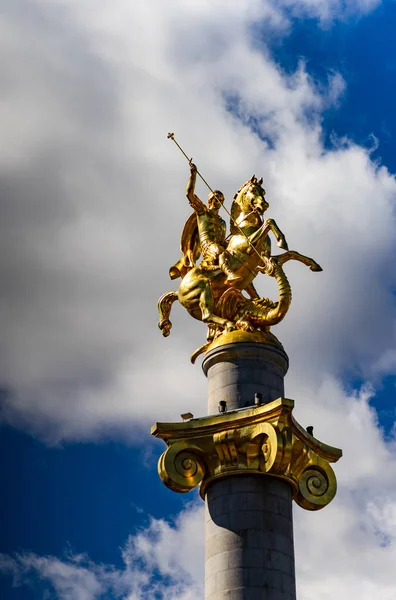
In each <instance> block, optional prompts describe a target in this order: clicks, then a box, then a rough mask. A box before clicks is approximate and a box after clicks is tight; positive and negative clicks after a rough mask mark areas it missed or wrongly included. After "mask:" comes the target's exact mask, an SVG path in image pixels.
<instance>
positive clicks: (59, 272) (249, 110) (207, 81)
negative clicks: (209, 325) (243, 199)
mask: <svg viewBox="0 0 396 600" xmlns="http://www.w3.org/2000/svg"><path fill="white" fill-rule="evenodd" d="M95 6H96V5H95ZM285 15H286V13H284V12H281V11H280V10H277V9H276V8H275V7H274V5H271V4H269V3H266V2H259V1H255V2H253V1H252V2H248V3H240V2H220V1H219V2H216V3H213V2H210V3H209V2H208V3H202V2H200V3H199V4H191V3H188V4H186V3H181V2H178V0H174V1H173V2H172V3H171V4H169V3H167V4H166V5H165V4H164V3H156V2H154V1H152V2H150V3H146V4H145V7H144V8H143V7H140V8H139V10H138V9H137V7H136V5H133V4H131V3H130V2H126V1H122V0H119V1H118V3H117V10H114V8H113V7H111V8H110V7H105V6H102V7H101V9H100V10H98V9H97V8H95V10H94V8H93V3H92V2H91V1H90V0H85V1H84V2H75V3H70V2H67V3H65V2H61V1H59V2H56V3H54V2H47V1H46V0H38V2H37V3H36V4H35V5H29V9H27V5H26V3H25V2H24V1H23V0H18V2H16V3H15V2H13V3H10V4H9V6H8V11H6V12H5V14H4V17H3V28H4V30H5V31H6V35H5V36H4V37H3V38H2V44H3V50H4V52H3V53H2V54H3V56H4V57H5V58H4V60H5V61H7V62H6V66H8V73H9V76H8V78H6V85H5V99H6V100H7V103H4V110H5V111H6V112H5V113H4V122H5V127H6V135H5V137H6V138H7V139H8V140H9V143H8V144H7V146H6V147H5V148H4V149H3V151H2V154H1V156H0V170H1V172H2V175H3V182H4V183H3V186H4V189H3V197H4V203H3V206H4V209H3V213H4V218H3V221H2V223H3V231H2V236H1V244H2V252H1V253H0V262H1V268H2V273H3V286H2V298H1V304H0V306H1V315H2V317H1V318H2V331H3V336H2V339H1V340H0V353H1V356H2V362H1V364H2V373H1V380H2V382H3V385H4V387H5V388H8V389H9V390H10V392H11V395H10V396H9V398H8V400H7V402H6V403H5V409H4V411H3V412H4V415H5V418H6V419H8V420H9V421H10V422H11V423H14V424H19V425H20V426H23V427H25V428H30V429H31V430H33V431H36V432H38V433H40V435H42V436H45V437H46V438H47V439H50V440H52V441H53V440H57V439H62V438H66V439H67V438H80V439H81V438H82V439H83V438H87V437H88V438H89V437H93V436H98V435H100V434H101V432H103V431H106V430H109V429H111V430H112V431H114V430H117V429H118V430H119V431H122V430H124V431H125V430H130V429H131V425H132V423H134V424H135V423H136V422H137V423H141V424H142V426H144V427H145V428H147V425H148V423H149V422H150V421H152V420H154V419H155V418H174V417H177V415H178V414H179V413H180V412H183V411H185V410H186V409H189V410H192V411H193V412H194V411H195V413H196V414H199V413H200V412H201V411H202V397H203V396H204V395H205V382H204V379H203V377H202V375H201V374H200V372H199V367H196V368H195V369H193V368H192V367H190V365H189V363H188V354H189V353H190V352H191V351H192V350H193V349H194V348H195V347H197V346H199V345H200V344H201V343H202V341H203V338H204V335H205V334H204V329H203V327H202V325H200V324H198V323H193V322H190V319H189V318H188V317H187V315H186V314H185V313H184V312H183V311H182V310H180V309H179V307H175V308H174V309H173V312H174V316H175V318H174V329H173V331H172V336H171V338H169V339H167V340H164V339H162V337H161V336H160V333H159V331H158V330H157V328H156V309H155V305H156V301H157V298H158V296H159V295H160V294H161V293H162V292H163V291H165V290H167V289H171V288H172V287H174V285H175V284H174V283H170V282H169V280H168V279H167V268H168V265H170V264H172V263H173V262H174V260H175V259H176V258H177V257H178V237H179V235H180V230H181V227H182V224H183V222H184V220H185V218H186V216H187V215H188V212H189V211H188V208H187V206H186V202H185V199H184V186H185V182H186V176H187V171H188V169H187V165H186V164H185V163H184V162H183V161H184V159H183V157H182V156H181V155H179V154H178V153H177V150H176V149H175V147H174V146H172V145H171V143H170V142H169V141H167V140H166V137H165V134H166V132H167V131H168V129H171V128H172V129H174V131H175V132H176V133H177V134H178V139H180V141H181V143H182V144H183V145H185V147H186V149H187V151H188V152H189V153H191V154H194V159H195V160H196V161H197V162H198V165H199V166H200V168H201V169H202V171H203V172H204V174H205V176H206V177H207V179H208V180H209V181H210V182H211V183H212V185H214V186H215V187H222V188H223V189H224V191H225V192H226V195H227V198H228V199H229V198H231V197H232V194H233V193H234V191H235V189H237V188H238V187H239V185H240V183H241V182H242V181H244V180H245V179H246V177H247V175H249V174H250V173H251V172H256V173H263V175H264V177H265V180H266V188H267V191H268V198H269V200H270V203H271V209H270V211H271V216H274V217H275V218H276V219H277V220H278V222H279V224H280V226H281V228H282V229H283V230H284V231H285V233H286V235H287V237H288V240H289V243H290V245H291V246H292V247H293V248H296V249H299V250H300V251H302V252H307V253H308V254H311V255H313V256H314V257H315V258H317V260H318V261H319V262H320V263H322V265H323V267H324V269H325V270H324V273H323V274H321V275H313V274H312V273H311V272H308V271H305V270H304V268H303V267H301V265H298V266H296V265H290V266H289V265H288V273H289V274H290V279H291V282H292V286H293V291H294V300H293V306H292V309H291V312H290V315H289V318H288V319H287V320H286V321H285V323H284V325H282V326H281V327H279V329H278V333H279V336H280V337H281V339H282V341H283V342H284V344H285V347H286V348H287V350H288V352H289V354H290V357H291V364H292V370H291V373H290V376H289V380H290V379H292V378H293V373H296V372H298V373H299V374H300V376H301V373H304V374H307V373H308V371H307V370H309V371H310V376H313V377H314V376H315V374H317V375H318V377H319V378H320V374H321V373H322V372H323V373H330V374H333V373H335V372H337V370H339V369H340V366H341V365H345V364H351V363H352V364H354V366H356V368H358V369H361V370H363V371H364V372H366V371H367V370H368V371H370V365H371V363H372V360H373V356H374V355H375V356H376V359H377V360H378V357H379V356H381V355H382V353H386V352H389V348H390V347H391V346H392V344H393V341H394V335H393V331H392V326H393V323H392V318H391V302H392V296H391V294H390V291H389V290H390V288H391V286H392V284H393V282H392V281H390V280H389V274H390V273H391V270H390V268H389V265H390V261H391V256H392V253H393V252H394V242H393V227H394V215H393V212H392V210H393V208H392V202H393V200H392V199H393V197H394V194H395V189H396V186H395V182H394V179H393V178H392V177H391V176H390V175H389V173H388V172H387V171H386V169H385V168H378V167H376V165H375V164H373V163H372V161H371V160H370V155H369V154H368V153H367V151H366V150H364V149H362V148H360V147H358V146H355V145H353V144H351V143H349V142H348V141H347V140H344V141H343V142H340V143H339V146H338V147H335V148H334V149H333V150H326V149H324V147H323V140H322V133H321V125H320V122H321V118H322V117H321V111H322V109H323V108H325V107H327V106H328V104H329V102H333V103H337V102H338V101H339V97H340V94H342V93H343V89H344V82H343V81H342V79H341V78H340V76H339V75H337V74H334V73H329V87H328V89H327V90H326V89H324V88H323V87H315V85H314V83H313V82H312V81H311V79H310V77H309V75H308V73H307V72H306V69H305V66H304V64H303V63H301V65H300V66H299V68H298V70H297V72H296V73H294V74H291V75H287V74H285V73H283V72H282V71H281V70H280V69H279V67H277V66H276V65H275V64H274V63H273V62H272V60H271V57H270V55H269V54H268V51H267V49H266V48H265V47H262V48H261V49H259V48H258V47H256V46H252V44H251V41H250V38H249V31H250V29H249V28H250V25H251V24H252V23H253V22H259V21H260V22H262V23H263V27H267V28H268V27H270V28H272V29H273V28H279V27H281V28H282V27H284V26H285V22H286V20H287V17H286V16H285ZM220 16H221V18H220ZM265 23H266V24H265ZM132 25H133V27H132ZM131 28H132V29H133V32H134V35H130V32H131ZM21 37H23V38H24V39H25V40H26V44H25V45H24V46H23V47H21V45H20V44H19V40H20V39H21ZM27 49H29V50H27ZM11 64H12V65H13V68H12V69H11V68H10V65H11ZM227 98H228V102H230V99H232V102H233V107H234V111H233V112H229V111H227V110H226V104H227V100H226V99H227ZM5 107H7V108H5ZM236 112H237V113H238V115H236ZM252 116H253V117H254V118H255V120H256V127H257V129H258V130H259V131H260V132H261V133H262V135H263V136H264V137H265V138H266V139H269V140H270V144H269V145H267V144H266V143H265V142H263V141H260V139H259V138H258V137H257V135H255V133H254V132H253V131H252V130H251V129H250V121H249V119H251V117H252ZM200 193H201V194H205V193H206V192H205V190H204V189H202V188H201V189H200ZM271 284H272V282H271V281H265V280H264V278H263V279H262V281H261V282H260V283H259V287H260V290H261V291H262V293H263V294H264V295H267V293H271V291H272V288H271ZM318 284H319V285H318ZM274 292H275V291H274ZM357 299H358V301H359V310H356V301H357ZM308 314H309V315H310V316H309V319H308V317H307V315H308ZM345 322H348V328H346V327H345ZM363 324H364V326H363ZM301 339H304V341H305V351H304V353H301V351H300V347H301V345H300V344H301ZM313 357H314V358H313ZM304 361H305V364H304V365H303V364H302V363H303V362H304ZM181 365H184V367H183V369H181ZM154 371H155V372H156V377H155V378H153V377H151V373H152V372H154ZM176 373H177V376H176ZM290 389H291V388H290ZM164 398H166V402H164V401H163V399H164ZM135 435H136V433H135V432H134V436H135Z"/></svg>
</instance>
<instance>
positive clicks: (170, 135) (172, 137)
mask: <svg viewBox="0 0 396 600" xmlns="http://www.w3.org/2000/svg"><path fill="white" fill-rule="evenodd" d="M167 138H168V140H172V141H173V142H175V144H176V146H177V147H178V148H179V150H180V152H181V153H182V154H183V155H184V156H185V157H186V159H187V160H188V162H189V164H191V162H192V158H188V156H187V154H186V153H185V152H184V150H183V148H182V147H181V146H180V145H179V144H178V143H177V141H176V140H175V134H174V133H168V135H167ZM197 174H198V175H199V176H200V178H201V179H202V181H203V182H204V184H205V185H206V187H207V188H208V189H209V190H210V191H211V192H212V194H213V190H212V188H211V187H210V185H209V184H208V182H207V181H206V179H204V178H203V177H202V175H201V173H200V172H199V171H198V170H197ZM221 204H222V206H223V208H224V210H225V211H226V213H227V215H228V216H229V217H230V219H231V221H232V223H234V225H235V227H236V228H237V229H238V231H239V232H240V233H241V234H242V235H243V236H244V237H245V238H246V240H247V242H248V244H249V246H250V247H251V248H252V250H253V251H254V252H255V253H256V254H257V256H258V257H259V258H260V262H261V263H262V264H263V265H265V262H264V260H263V257H262V256H261V254H260V253H259V252H258V251H257V250H256V248H255V247H254V246H253V244H252V242H251V241H250V240H249V238H248V236H247V235H246V233H245V232H244V231H243V230H242V229H241V228H240V227H239V225H238V223H236V221H235V220H234V219H233V217H232V215H231V213H230V211H229V210H228V208H227V207H226V206H224V204H223V203H221Z"/></svg>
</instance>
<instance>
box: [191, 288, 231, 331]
mask: <svg viewBox="0 0 396 600" xmlns="http://www.w3.org/2000/svg"><path fill="white" fill-rule="evenodd" d="M199 308H200V309H201V314H202V321H203V322H204V323H207V324H210V323H214V324H215V325H219V326H220V327H222V328H227V329H229V330H231V329H232V328H233V327H234V324H233V323H232V321H227V320H226V319H223V318H222V317H218V316H217V315H215V314H213V309H214V302H213V296H212V291H211V289H210V285H205V287H203V288H202V291H201V295H200V297H199Z"/></svg>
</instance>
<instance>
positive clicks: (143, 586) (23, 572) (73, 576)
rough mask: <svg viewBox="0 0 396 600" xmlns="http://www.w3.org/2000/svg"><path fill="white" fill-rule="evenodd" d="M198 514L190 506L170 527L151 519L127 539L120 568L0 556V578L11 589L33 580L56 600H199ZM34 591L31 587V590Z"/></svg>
mask: <svg viewBox="0 0 396 600" xmlns="http://www.w3.org/2000/svg"><path fill="white" fill-rule="evenodd" d="M203 553H204V546H203V510H202V504H199V505H197V504H194V503H193V504H191V505H189V506H188V508H187V509H186V510H185V511H183V512H181V513H180V514H179V515H178V517H177V519H176V520H175V522H174V523H172V524H171V523H169V522H167V521H164V520H157V519H152V520H151V522H150V524H149V525H148V526H147V528H146V529H142V530H141V531H139V532H138V533H136V535H131V536H129V538H128V541H127V543H126V544H125V547H124V548H123V549H122V560H123V568H122V569H117V568H115V567H114V566H106V565H101V564H96V563H93V562H92V561H91V560H89V557H87V556H84V555H73V554H69V555H68V556H66V557H65V558H63V559H59V558H57V557H54V556H46V557H42V556H37V555H35V554H32V553H29V554H17V555H15V556H14V557H10V556H6V555H1V554H0V573H2V574H3V575H9V576H12V578H13V584H14V586H15V587H19V586H21V585H25V584H27V583H30V584H33V585H34V582H35V580H36V581H37V579H38V580H39V581H40V587H41V589H42V590H43V591H44V590H45V591H47V592H48V593H50V592H52V591H55V593H56V597H57V599H58V600H95V599H97V598H106V599H108V600H120V599H123V600H146V599H147V598H154V597H155V598H157V599H158V600H196V598H198V597H200V596H202V593H203V589H202V580H203V572H202V569H203ZM36 585H37V584H36Z"/></svg>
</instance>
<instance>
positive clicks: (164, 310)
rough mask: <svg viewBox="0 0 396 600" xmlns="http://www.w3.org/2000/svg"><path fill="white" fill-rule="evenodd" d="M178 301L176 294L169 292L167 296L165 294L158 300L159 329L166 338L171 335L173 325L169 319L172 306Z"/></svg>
mask: <svg viewBox="0 0 396 600" xmlns="http://www.w3.org/2000/svg"><path fill="white" fill-rule="evenodd" d="M177 299H178V298H177V294H176V292H167V293H166V294H163V295H162V296H161V298H160V299H159V300H158V312H159V316H160V321H159V323H158V327H159V328H160V329H161V331H162V335H163V336H164V337H168V335H169V334H170V330H171V327H172V323H171V322H170V320H169V317H170V312H171V308H172V304H173V303H174V301H175V300H177Z"/></svg>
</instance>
